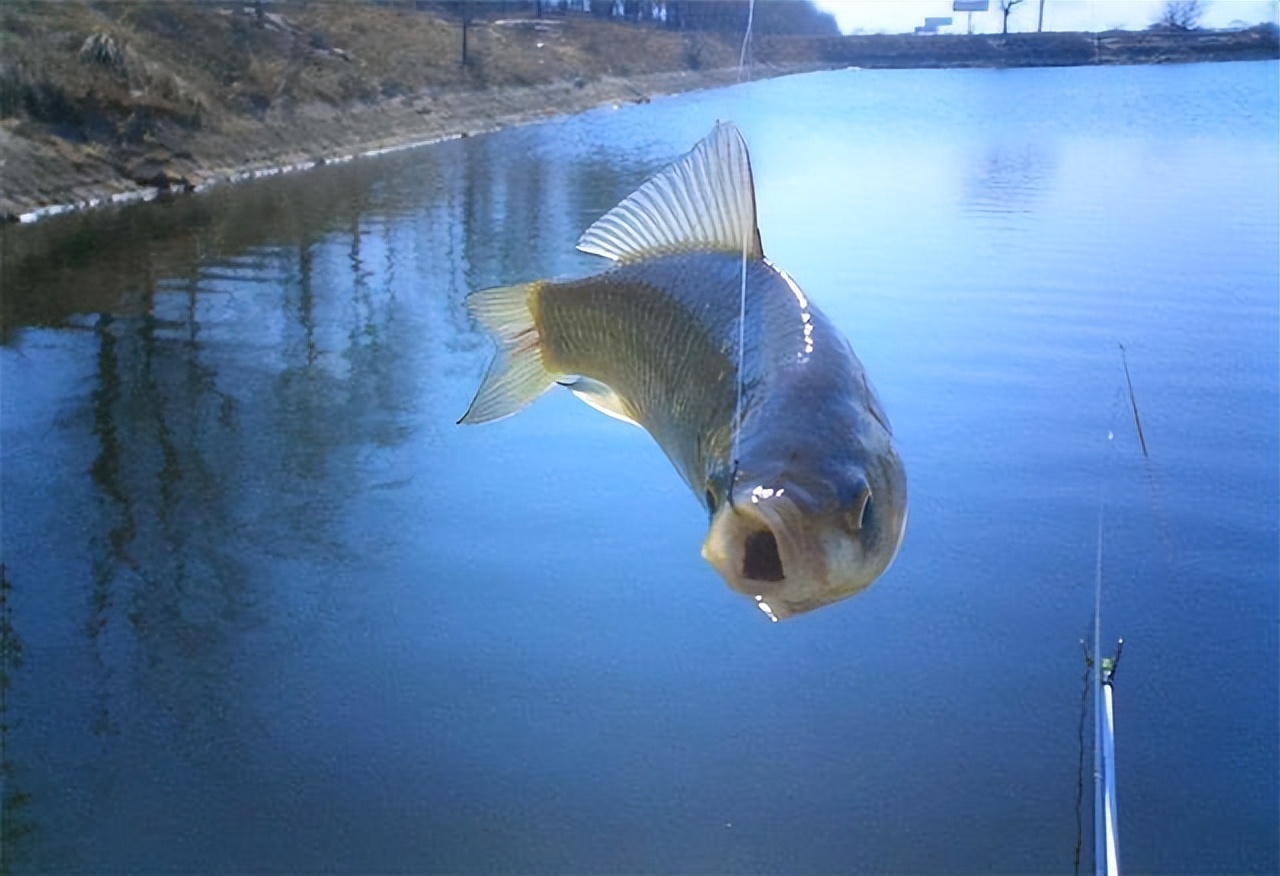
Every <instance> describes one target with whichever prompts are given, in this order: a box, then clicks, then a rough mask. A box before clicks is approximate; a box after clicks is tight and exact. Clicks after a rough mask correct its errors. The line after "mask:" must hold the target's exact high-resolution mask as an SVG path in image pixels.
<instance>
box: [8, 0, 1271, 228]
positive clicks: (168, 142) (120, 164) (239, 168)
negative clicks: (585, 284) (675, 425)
mask: <svg viewBox="0 0 1280 876" xmlns="http://www.w3.org/2000/svg"><path fill="white" fill-rule="evenodd" d="M276 8H277V9H278V10H279V11H277V12H271V13H265V14H264V13H263V12H262V11H261V8H259V11H258V13H257V14H256V15H255V14H254V13H253V9H252V7H248V6H244V5H242V4H232V5H230V6H227V5H226V4H222V5H219V4H216V3H213V2H211V3H209V4H207V5H206V4H161V3H135V4H120V5H118V6H108V7H97V6H92V5H90V4H88V3H87V2H83V0H80V2H67V3H65V4H61V3H60V4H42V3H26V4H19V5H12V6H9V7H7V14H6V16H4V17H3V18H2V19H0V25H2V26H0V50H3V52H2V53H0V56H5V55H7V56H8V57H6V63H5V64H0V221H3V222H4V223H6V224H8V223H18V224H31V223H33V222H37V221H39V220H41V219H45V218H48V217H52V216H57V215H61V214H66V213H74V212H80V211H83V210H89V209H94V208H97V207H102V206H110V205H119V204H127V203H132V202H137V201H149V200H153V199H155V198H158V197H162V196H163V197H170V196H177V195H179V194H182V193H187V192H202V191H206V190H207V189H209V188H211V187H213V186H219V185H226V184H231V183H236V182H242V181H246V180H251V179H258V178H261V177H267V176H276V175H278V174H282V173H294V172H298V171H302V170H307V169H311V168H314V167H317V166H321V165H324V164H335V163H344V162H347V161H352V160H355V159H356V158H360V157H370V156H375V155H379V154H384V153H387V152H393V151H399V150H402V149H410V148H416V147H419V146H425V145H430V144H432V143H438V142H441V141H444V140H450V139H456V138H461V137H469V136H474V135H478V134H484V133H490V132H493V131H497V130H500V129H503V128H509V127H514V126H518V125H524V124H530V123H534V122H541V121H546V120H548V119H552V118H557V117H564V116H569V115H575V114H578V113H582V112H586V111H589V110H593V109H598V108H601V107H606V106H621V105H624V104H628V103H647V102H649V101H650V100H652V99H654V98H657V97H662V96H666V95H672V94H680V93H687V92H693V91H699V90H705V89H712V88H722V87H725V86H729V85H733V84H737V83H739V82H750V81H759V80H765V79H772V78H776V77H780V76H788V75H795V74H799V73H808V72H815V71H819V70H835V69H844V68H850V67H853V68H860V69H973V68H1011V67H1062V66H1110V65H1116V64H1168V63H1191V62H1227V61H1236V60H1240V61H1243V60H1276V59H1277V58H1280V37H1278V32H1277V29H1276V28H1275V27H1274V26H1273V25H1272V26H1259V27H1255V28H1250V29H1248V30H1243V31H1230V32H1210V31H1188V32H1167V31H1140V32H1129V31H1113V32H1105V33H1063V32H1046V33H1018V34H1008V35H988V34H968V35H966V34H936V35H930V36H917V35H907V34H878V35H861V36H799V35H796V36H786V35H778V34H775V35H767V34H766V35H761V36H759V37H757V38H756V39H755V40H754V41H753V44H752V46H753V48H752V58H751V60H750V62H749V66H748V68H747V70H746V76H745V78H743V77H742V76H741V75H740V71H739V68H738V61H739V52H740V48H739V42H738V39H737V37H736V34H726V33H712V32H706V31H696V30H670V29H666V28H662V27H657V26H650V25H638V24H634V23H633V24H624V23H620V22H614V21H611V20H596V19H594V18H591V17H586V18H583V17H581V16H578V17H563V16H562V17H548V18H516V19H498V20H491V21H483V22H482V21H477V22H475V23H474V24H472V25H471V26H470V30H471V33H472V36H471V51H470V55H469V57H470V60H469V61H466V62H465V63H462V64H460V63H459V60H458V56H457V54H456V52H457V40H458V37H459V36H460V35H461V34H462V33H463V31H462V30H461V27H462V25H461V23H460V22H459V21H456V20H453V19H449V18H447V17H444V18H442V17H439V16H436V15H433V14H428V13H422V12H411V11H409V9H408V8H400V7H394V8H393V7H389V6H357V5H355V4H352V5H351V6H347V5H346V4H342V5H323V4H315V5H305V4H301V3H295V2H286V0H280V5H279V6H278V7H276ZM463 44H464V45H465V43H463Z"/></svg>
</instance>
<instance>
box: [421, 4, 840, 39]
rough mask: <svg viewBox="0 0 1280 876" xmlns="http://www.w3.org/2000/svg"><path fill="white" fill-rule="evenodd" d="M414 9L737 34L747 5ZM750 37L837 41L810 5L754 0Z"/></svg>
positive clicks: (830, 24) (829, 20)
mask: <svg viewBox="0 0 1280 876" xmlns="http://www.w3.org/2000/svg"><path fill="white" fill-rule="evenodd" d="M414 5H415V6H416V7H417V8H418V9H422V10H427V11H432V12H443V13H445V14H447V15H450V16H452V17H460V18H462V19H463V20H465V21H468V22H469V21H472V20H474V19H476V18H478V17H480V16H483V17H484V18H495V17H499V18H501V17H506V16H521V15H532V16H534V17H542V16H544V15H557V16H559V15H581V16H590V17H592V18H598V19H608V20H611V21H620V22H631V23H637V24H650V25H657V26H661V27H666V28H670V29H673V30H696V31H710V32H722V33H736V34H741V33H743V32H744V31H745V30H746V28H747V18H748V15H749V14H751V12H750V10H751V2H750V0H484V2H477V0H414ZM752 32H753V33H754V34H755V35H757V36H769V35H779V36H783V35H786V36H839V35H840V28H839V27H838V26H837V25H836V20H835V18H834V17H833V16H831V15H830V14H828V13H826V12H823V11H821V10H820V9H818V8H817V7H816V6H814V5H813V4H812V3H811V2H809V0H756V3H755V11H754V16H753V19H752Z"/></svg>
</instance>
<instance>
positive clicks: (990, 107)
mask: <svg viewBox="0 0 1280 876" xmlns="http://www.w3.org/2000/svg"><path fill="white" fill-rule="evenodd" d="M1277 69H1278V68H1277V65H1276V64H1274V63H1261V64H1230V65H1195V66H1178V67H1151V68H1120V69H1078V70H1074V69H1066V70H1049V69H1046V70H1009V71H884V72H859V71H846V72H833V73H821V74H813V75H808V76H801V77H793V78H788V79H782V80H774V81H768V82H761V83H756V84H751V85H746V86H741V87H737V88H731V89H727V90H723V91H717V92H707V93H700V94H694V95H687V96H683V97H678V98H672V99H664V100H659V101H655V102H654V103H652V104H650V105H646V106H631V107H625V108H622V109H618V110H604V111H599V112H593V113H589V114H586V115H583V116H580V117H577V118H573V119H568V120H563V121H558V122H554V123H550V124H544V125H539V126H534V127H529V128H525V129H520V130H511V131H507V132H503V133H499V134H495V135H492V136H486V137H477V138H474V139H472V140H464V141H457V142H452V143H447V144H442V145H439V146H434V147H430V148H426V149H421V150H416V151H410V152H406V153H401V154H397V155H392V156H386V157H383V158H380V159H377V160H367V161H357V162H354V163H352V164H348V165H343V166H336V167H329V168H323V169H320V170H318V171H315V172H312V173H307V174H304V175H298V176H292V177H285V178H277V179H272V180H266V181H262V182H258V183H253V184H245V185H242V186H238V187H234V188H226V189H222V190H215V191H213V192H210V193H206V194H204V195H200V196H194V197H187V198H182V199H179V200H177V201H174V202H172V203H167V204H151V205H142V206H136V207H131V208H128V209H123V210H119V211H115V212H97V213H91V214H86V215H83V216H75V217H68V218H65V219H59V220H55V221H48V222H45V223H41V224H39V225H36V226H34V227H10V228H6V229H4V231H3V235H4V240H3V247H4V266H3V267H4V273H3V279H4V294H3V318H4V344H3V347H2V348H0V367H2V369H3V370H2V372H0V375H2V380H3V384H2V387H3V394H2V404H3V407H2V408H0V429H2V431H0V438H2V440H3V501H4V506H3V512H4V513H3V558H4V563H5V565H6V568H7V572H6V574H7V580H8V581H9V583H10V589H9V591H8V602H7V606H8V609H7V610H8V617H9V621H10V623H11V631H10V632H9V634H8V635H7V640H6V641H7V644H8V645H9V647H10V651H9V654H10V657H9V659H8V661H7V664H6V670H7V678H8V681H9V687H8V689H7V695H6V700H5V711H6V714H5V716H4V723H5V725H6V727H7V730H6V731H5V733H4V734H3V759H4V761H5V763H6V767H7V771H6V773H5V775H6V782H5V791H4V793H5V799H6V805H5V810H4V820H3V832H2V836H3V839H4V850H5V858H4V864H5V867H6V868H9V869H11V870H14V871H25V870H35V871H41V872H85V871H93V872H99V873H113V872H114V873H122V872H129V873H160V872H210V873H212V872H218V873H230V872H248V871H254V872H282V873H283V872H299V871H305V872H318V871H325V872H371V871H377V872H401V871H410V872H440V871H449V872H494V871H518V872H673V871H674V872H779V873H820V872H855V871H887V872H916V873H930V872H978V871H989V872H1000V873H1031V872H1065V871H1071V870H1072V869H1073V867H1074V859H1075V854H1076V844H1077V841H1078V839H1083V842H1084V844H1085V846H1084V854H1083V866H1084V868H1085V870H1086V871H1087V870H1088V868H1089V866H1090V853H1089V848H1090V846H1089V843H1090V841H1091V840H1090V822H1091V815H1090V809H1089V802H1090V799H1091V792H1090V790H1089V787H1088V782H1089V780H1090V777H1089V775H1088V770H1089V765H1090V762H1091V761H1090V756H1089V754H1088V752H1087V751H1086V753H1085V777H1084V778H1085V782H1086V785H1085V788H1084V806H1083V809H1082V810H1079V811H1078V810H1077V805H1076V800H1077V792H1078V783H1079V780H1080V772H1079V769H1078V766H1079V762H1080V761H1079V758H1080V756H1081V751H1080V738H1079V735H1078V734H1079V726H1080V717H1081V716H1080V702H1081V681H1082V673H1083V670H1084V661H1083V656H1082V652H1081V647H1080V644H1079V640H1080V639H1082V638H1085V637H1087V636H1088V635H1089V630H1090V622H1091V613H1092V605H1093V580H1094V557H1095V547H1096V540H1095V532H1096V528H1097V520H1098V513H1099V499H1100V496H1101V497H1102V498H1103V506H1104V531H1105V542H1104V638H1105V639H1106V640H1109V641H1114V639H1115V638H1116V637H1118V636H1123V637H1124V638H1125V642H1126V645H1125V652H1124V659H1123V661H1122V663H1121V665H1120V670H1119V673H1118V675H1117V723H1118V729H1117V733H1118V739H1117V746H1118V757H1119V783H1120V794H1119V801H1120V803H1119V805H1120V829H1121V844H1122V848H1121V852H1122V864H1123V865H1124V866H1125V867H1126V869H1127V870H1129V871H1131V872H1135V873H1138V872H1160V873H1211V872H1216V873H1244V872H1260V873H1261V872H1275V871H1276V870H1277V868H1278V867H1280V853H1278V850H1277V834H1276V824H1277V823H1278V821H1280V804H1278V802H1277V787H1278V783H1277V778H1278V771H1280V765H1278V763H1277V752H1278V750H1280V745H1278V744H1277V743H1278V738H1277V716H1278V712H1280V705H1278V703H1277V690H1278V688H1280V681H1278V677H1277V676H1278V673H1277V652H1278V650H1280V643H1278V641H1277V622H1276V619H1277V617H1278V616H1280V604H1278V588H1277V569H1278V567H1280V556H1278V550H1280V549H1278V544H1280V520H1278V514H1280V512H1278V510H1277V494H1278V493H1280V435H1278V432H1280V425H1278V424H1280V418H1278V416H1277V412H1278V410H1280V401H1278V395H1280V392H1278V389H1280V387H1278V384H1280V376H1278V375H1280V354H1278V339H1277V324H1278V319H1280V317H1278V314H1277V289H1278V288H1280V279H1278V277H1277V252H1278V251H1280V231H1278V225H1280V222H1278V216H1277V213H1278V209H1277V197H1276V192H1277V185H1278V180H1277V167H1278V162H1277V157H1278V155H1280V146H1278V143H1277V130H1278V127H1277V118H1278V115H1280V113H1278V111H1277V94H1280V89H1277V84H1278V83H1277V79H1278V77H1277ZM721 118H731V119H733V120H735V121H736V122H737V123H738V124H739V126H740V127H741V128H742V129H743V131H744V133H745V135H746V137H747V140H748V142H749V143H750V145H751V147H752V150H753V157H754V160H755V172H756V179H757V183H758V187H759V200H760V209H761V233H762V238H763V241H764V247H765V251H766V252H767V253H768V254H769V256H770V257H771V258H772V259H773V260H774V261H775V262H776V263H777V264H779V265H781V266H782V267H784V268H786V269H787V270H788V271H790V272H791V273H792V274H793V275H794V276H795V277H796V279H797V280H798V282H799V283H800V284H801V286H802V287H803V288H804V289H805V290H806V291H807V292H808V294H810V295H811V296H812V297H813V299H814V300H815V301H817V302H818V303H819V304H820V305H821V306H822V307H823V308H824V309H825V310H826V312H827V313H828V314H829V315H830V316H831V317H832V318H833V319H834V321H835V322H836V323H837V324H838V325H840V326H841V327H842V328H843V329H844V330H845V331H846V333H847V334H848V335H849V336H850V338H851V339H852V341H853V343H854V346H855V347H856V348H857V350H858V352H859V354H860V356H861V358H862V360H863V362H864V363H865V365H866V367H867V369H868V373H869V374H870V376H871V378H872V379H873V380H874V381H875V383H876V385H877V387H878V389H879V391H880V394H881V396H882V397H883V399H884V401H885V404H886V407H887V409H888V412H889V415H890V417H891V419H892V421H893V424H894V427H895V430H896V434H897V436H898V439H899V444H900V448H901V451H902V454H903V457H904V459H905V461H906V464H907V469H908V475H909V478H910V483H911V492H912V513H911V523H910V526H909V528H908V533H907V539H906V542H905V545H904V547H903V550H902V553H901V555H900V556H899V558H898V561H897V563H896V565H895V566H894V567H893V568H892V569H891V570H890V571H889V573H888V574H887V575H885V576H884V577H883V578H882V579H881V580H880V581H878V582H877V583H876V584H875V585H874V586H873V587H872V588H871V589H870V590H869V591H868V592H866V593H865V594H863V595H861V596H858V597H857V598H855V599H853V600H850V601H847V602H844V603H840V604H838V605H836V606H833V607H829V608H825V609H822V610H820V611H818V612H815V613H813V614H810V615H805V616H803V617H801V618H798V619H795V620H793V621H789V622H786V623H782V624H777V625H773V624H770V623H769V622H768V621H767V619H766V618H765V617H764V616H763V615H761V614H760V613H759V612H758V611H756V610H755V609H754V608H753V607H752V606H751V604H750V603H749V602H748V601H746V600H744V599H742V598H741V597H738V596H736V595H734V594H732V593H731V592H730V591H729V590H728V589H727V588H725V587H724V586H723V584H722V583H721V582H720V580H719V578H718V577H717V576H716V575H715V573H714V572H713V571H712V570H711V568H710V567H709V566H707V565H706V564H705V563H704V562H703V561H702V560H701V559H700V557H699V553H698V551H699V545H700V542H701V538H702V536H703V533H704V530H705V525H706V519H705V512H704V511H703V510H702V508H701V506H700V503H699V501H698V500H697V498H696V497H693V496H691V495H689V494H688V492H687V490H686V488H685V487H684V486H683V485H682V483H681V482H680V481H679V478H678V477H677V476H676V475H675V473H674V471H673V470H672V469H671V468H670V466H669V464H668V463H667V462H666V460H665V458H664V457H663V456H662V454H661V453H660V452H659V451H658V449H657V448H656V446H655V445H654V444H653V443H652V442H651V441H650V440H649V439H648V437H647V436H646V435H645V434H644V433H642V432H641V431H640V430H637V429H632V428H629V427H626V426H624V425H622V424H619V423H617V422H615V421H612V420H609V419H607V418H605V417H602V416H600V415H598V414H596V413H595V412H593V411H591V410H589V409H588V408H586V407H585V406H584V405H582V404H581V403H579V402H577V401H576V400H574V399H573V398H572V397H571V396H569V394H567V393H562V392H557V393H552V394H550V395H548V396H547V397H545V398H543V399H542V400H540V401H539V402H538V403H537V404H536V405H534V406H533V407H532V408H530V409H529V410H527V411H525V412H523V413H521V414H520V415H519V416H517V417H514V418H512V419H510V420H506V421H503V422H501V423H497V424H493V425H489V426H485V427H475V428H464V427H460V426H455V425H454V421H455V420H456V419H457V418H458V416H460V415H461V413H462V412H463V411H464V410H465V408H466V405H467V402H468V401H469V399H470V396H471V393H472V392H473V391H474V389H475V386H476V385H477V383H478V380H479V377H480V375H481V373H482V371H483V368H484V365H485V361H486V359H487V356H488V352H489V347H488V346H487V342H486V341H485V339H484V338H482V337H480V336H479V335H478V334H476V333H475V332H474V331H473V330H472V329H471V328H470V327H469V325H468V323H467V320H466V317H465V314H464V310H463V308H462V306H461V299H462V296H463V295H464V294H465V293H466V291H467V290H468V289H471V288H479V287H484V286H489V285H495V284H505V283H511V282H516V281H521V280H527V279H531V278H535V277H540V276H553V275H554V276H565V275H581V274H583V273H586V272H588V271H591V270H595V269H598V268H599V267H600V265H599V264H598V263H597V261H598V260H595V259H592V258H591V257H588V256H585V255H582V254H579V253H575V252H574V250H573V242H574V241H575V239H576V237H577V234H578V233H579V232H580V231H581V230H582V229H583V228H585V227H586V226H587V225H588V224H589V223H590V222H591V221H592V220H594V219H595V218H596V217H598V216H599V215H600V214H601V213H602V212H604V211H605V210H606V209H608V208H609V207H610V206H612V205H613V204H614V203H615V202H616V201H617V200H619V199H620V198H621V197H623V196H624V195H625V194H627V193H628V192H629V191H630V190H631V189H632V188H633V187H634V186H636V185H637V184H638V183H639V182H640V181H642V180H643V179H644V178H645V176H646V175H647V174H649V173H651V172H652V171H654V170H656V169H657V168H658V167H660V166H661V165H662V164H664V163H665V162H666V161H668V160H670V159H671V158H672V157H674V156H675V155H677V154H679V153H680V152H682V151H684V150H685V149H687V148H689V146H690V145H691V144H692V143H693V142H694V141H695V140H697V139H698V138H699V137H701V136H702V135H704V134H705V133H706V132H707V131H708V130H710V128H711V126H712V124H713V123H714V121H715V120H716V119H721ZM1118 343H1124V344H1125V345H1126V347H1127V349H1128V351H1129V353H1128V355H1129V365H1130V369H1131V371H1132V374H1133V382H1134V388H1135V392H1136V397H1137V399H1138V403H1139V406H1140V412H1141V416H1142V421H1143V426H1144V429H1145V433H1146V437H1147V441H1148V444H1149V446H1150V451H1151V457H1150V461H1149V462H1148V461H1145V460H1144V459H1143V457H1142V455H1141V451H1140V450H1139V449H1138V445H1137V440H1136V436H1135V432H1134V429H1133V425H1132V414H1131V412H1130V410H1129V407H1128V400H1127V396H1126V394H1125V389H1124V375H1123V371H1122V368H1121V361H1120V356H1119V349H1118V346H1117V345H1118ZM1108 433H1112V434H1114V438H1112V439H1110V440H1109V439H1108ZM16 643H20V645H21V653H20V655H19V654H17V653H16V652H15V651H14V649H13V646H14V645H15V644H16ZM19 656H20V658H21V659H20V661H19V660H18V659H17V658H18V657H19ZM1078 818H1079V819H1080V820H1082V822H1083V831H1082V833H1081V832H1078V829H1077V824H1078V820H1077V819H1078Z"/></svg>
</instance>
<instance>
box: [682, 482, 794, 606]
mask: <svg viewBox="0 0 1280 876" xmlns="http://www.w3.org/2000/svg"><path fill="white" fill-rule="evenodd" d="M797 512H798V509H797V508H796V506H795V505H794V503H792V502H791V501H790V499H788V498H786V497H778V496H774V497H772V498H770V499H765V500H760V499H758V498H755V500H754V501H753V499H752V497H748V498H747V499H746V501H742V500H740V501H737V502H735V503H734V504H733V505H724V506H723V507H721V508H720V510H719V511H718V512H717V513H716V515H715V516H714V517H713V518H712V521H711V529H710V531H708V533H707V538H706V541H704V542H703V545H702V556H703V559H705V560H706V561H707V562H708V563H710V564H711V565H712V566H713V567H715V570H716V571H717V572H719V573H720V576H721V577H722V578H724V580H725V582H726V583H727V584H728V585H729V586H730V587H731V588H733V589H734V590H736V591H738V592H739V593H742V594H743V595H745V596H750V597H752V598H754V599H755V601H756V602H757V604H759V606H760V608H761V610H762V611H764V612H765V613H766V614H769V615H770V616H771V617H773V618H774V619H779V618H782V617H788V616H790V615H791V614H794V613H795V607H794V606H792V605H791V604H790V602H791V600H789V599H784V598H783V597H782V592H781V591H782V590H783V589H784V588H787V587H788V586H789V585H791V584H792V583H793V582H795V581H796V580H799V579H803V578H805V577H807V576H809V575H811V574H812V572H813V570H812V569H809V568H808V566H810V565H812V562H811V561H810V562H805V561H804V557H805V556H806V553H807V554H809V556H810V557H812V556H813V554H812V552H806V551H805V550H804V545H803V544H802V542H801V541H800V540H799V539H798V538H797V537H796V536H795V532H796V531H797V530H796V527H794V526H791V525H789V523H788V521H789V520H790V519H792V518H794V517H795V516H796V514H797ZM800 610H803V609H800Z"/></svg>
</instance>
